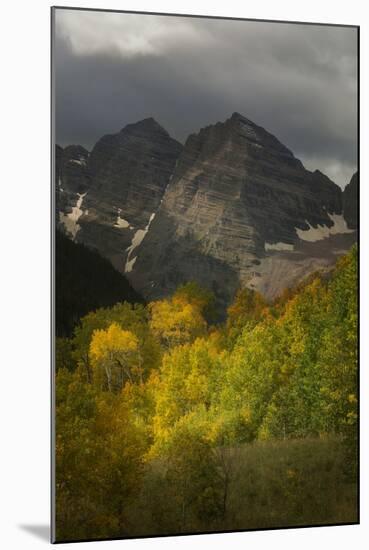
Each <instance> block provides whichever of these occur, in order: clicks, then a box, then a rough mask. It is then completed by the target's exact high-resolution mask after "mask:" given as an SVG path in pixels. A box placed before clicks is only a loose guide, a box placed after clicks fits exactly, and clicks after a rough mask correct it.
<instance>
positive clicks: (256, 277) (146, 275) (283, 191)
mask: <svg viewBox="0 0 369 550" xmlns="http://www.w3.org/2000/svg"><path fill="white" fill-rule="evenodd" d="M340 230H342V231H343V233H345V232H348V231H349V229H348V228H347V227H346V225H345V223H344V220H343V217H342V192H341V190H340V188H339V187H338V186H337V185H335V184H334V183H333V182H332V181H331V180H329V178H327V177H326V176H324V174H322V173H321V172H319V171H316V172H313V173H312V172H309V171H307V170H305V168H304V167H303V165H302V163H301V162H300V161H299V160H298V159H296V158H295V157H294V155H293V154H292V152H291V151H290V150H289V149H287V148H286V147H285V146H284V145H283V144H281V143H280V142H279V141H278V140H277V139H276V138H275V137H274V136H272V135H271V134H269V133H268V132H267V131H266V130H264V129H263V128H261V127H260V126H257V125H256V124H254V123H253V122H251V121H250V120H248V119H246V118H245V117H243V116H241V115H240V114H238V113H234V114H233V115H232V117H231V118H230V119H228V120H227V121H225V122H224V123H218V124H215V125H214V126H209V127H207V128H204V129H202V130H201V131H200V132H199V133H198V134H196V135H191V136H190V137H189V138H188V140H187V142H186V144H185V147H184V149H183V151H182V154H181V156H180V158H179V160H178V163H177V166H176V170H175V172H174V175H173V178H172V180H171V182H170V185H169V186H168V188H167V190H166V193H165V195H164V199H163V202H162V204H161V205H160V208H159V210H158V213H157V215H156V217H155V219H154V220H153V222H152V224H151V226H150V231H149V232H148V234H147V236H146V237H145V239H144V240H143V242H142V244H141V246H140V247H138V248H137V250H136V253H137V259H136V261H135V264H134V269H133V271H132V272H131V273H130V280H131V282H132V284H134V285H136V288H137V289H139V291H140V292H141V293H143V294H144V295H145V296H146V297H147V298H157V297H160V296H163V295H165V294H166V293H167V292H168V291H171V290H172V289H173V288H174V287H176V286H178V284H180V283H183V282H186V281H187V280H189V279H190V278H191V277H190V274H191V272H192V275H193V276H192V278H194V279H196V280H198V282H199V283H200V284H205V286H207V287H209V288H211V289H212V290H214V291H215V293H216V294H217V295H218V299H219V300H220V302H221V303H223V305H226V304H227V303H229V301H230V300H231V299H232V297H233V295H234V289H235V288H237V287H238V286H243V285H247V286H250V287H251V288H255V289H258V290H260V291H262V292H263V293H264V294H266V295H267V296H269V297H272V296H273V295H275V294H278V292H280V290H282V289H283V288H284V286H285V285H286V286H287V284H288V286H289V284H292V283H293V282H294V279H296V280H298V279H299V278H301V276H302V272H303V274H304V275H306V274H307V273H309V272H310V271H314V270H315V269H316V268H317V266H321V265H323V266H325V265H326V264H327V261H326V258H325V257H323V258H322V254H321V250H320V251H318V250H317V251H316V253H315V252H314V251H313V249H314V246H310V249H309V252H306V251H303V252H302V249H304V250H305V249H306V246H305V248H304V244H305V243H306V242H310V243H315V242H317V241H321V240H324V239H328V240H329V238H330V235H331V233H332V235H335V234H337V233H338V232H339V231H340ZM319 248H321V246H320V247H319ZM309 254H310V255H309ZM311 254H313V257H314V254H316V256H317V257H319V260H317V261H314V260H312V257H311ZM305 255H306V256H307V257H306V258H305ZM199 258H201V261H200V260H199ZM268 258H270V259H269V261H268V262H266V260H267V259H268ZM333 261H334V257H333V258H332V257H331V255H330V260H329V261H328V264H329V263H330V264H331V263H333ZM278 263H279V264H281V265H280V266H279V268H278V270H277V271H278V272H279V274H280V276H278V278H277V282H276V283H274V284H273V285H272V284H270V279H271V278H272V277H274V275H275V274H276V265H277V264H278ZM293 264H296V266H298V265H300V266H302V268H301V269H297V267H296V266H295V268H294V269H292V270H291V266H292V265H293ZM199 265H200V266H201V268H200V269H198V266H199ZM189 272H190V273H189ZM293 273H294V274H295V275H294V276H292V277H291V275H292V274H293ZM195 274H196V275H195ZM225 274H227V275H225Z"/></svg>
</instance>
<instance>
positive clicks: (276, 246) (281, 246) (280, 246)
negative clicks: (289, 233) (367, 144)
mask: <svg viewBox="0 0 369 550" xmlns="http://www.w3.org/2000/svg"><path fill="white" fill-rule="evenodd" d="M264 249H265V251H268V250H288V251H292V250H293V249H294V246H293V244H288V243H282V242H280V243H267V242H266V243H265V244H264Z"/></svg>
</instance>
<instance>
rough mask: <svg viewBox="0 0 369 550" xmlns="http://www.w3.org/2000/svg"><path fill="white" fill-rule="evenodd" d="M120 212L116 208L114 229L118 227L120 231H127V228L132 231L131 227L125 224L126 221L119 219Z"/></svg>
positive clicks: (127, 223)
mask: <svg viewBox="0 0 369 550" xmlns="http://www.w3.org/2000/svg"><path fill="white" fill-rule="evenodd" d="M121 211H122V210H121V209H120V208H118V216H117V221H116V222H115V224H114V227H119V228H121V229H127V227H129V228H130V229H133V227H132V225H130V223H129V222H127V220H125V219H124V218H121V217H120V213H121Z"/></svg>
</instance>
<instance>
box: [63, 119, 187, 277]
mask: <svg viewBox="0 0 369 550" xmlns="http://www.w3.org/2000/svg"><path fill="white" fill-rule="evenodd" d="M181 149H182V146H181V145H180V144H179V143H178V142H177V141H175V140H174V139H172V138H171V137H170V136H169V134H168V133H167V132H166V131H165V130H164V129H163V128H162V127H161V126H160V125H159V124H158V123H157V122H156V121H155V120H154V119H151V118H150V119H145V120H142V121H140V122H138V123H136V124H130V125H128V126H126V127H125V128H123V129H122V130H121V131H120V132H119V133H118V134H114V135H107V136H104V137H103V138H101V139H100V140H99V141H98V142H97V144H96V145H95V147H94V148H93V150H92V151H91V154H90V155H89V157H88V161H87V165H86V168H87V173H88V186H86V185H84V183H85V182H84V181H81V182H80V183H81V185H80V186H78V185H77V186H76V187H75V194H74V204H71V203H70V201H69V203H68V208H69V211H68V209H67V210H66V211H64V213H63V214H62V215H61V221H62V223H63V224H64V228H65V230H66V231H67V233H69V235H70V236H72V237H73V238H74V239H75V240H76V241H77V242H81V243H84V244H86V245H88V246H90V247H91V248H95V249H97V250H98V251H99V252H100V253H101V254H102V255H103V256H105V257H107V258H109V259H110V261H111V262H112V263H113V265H114V266H115V267H116V268H117V269H119V270H120V271H122V272H124V271H125V270H126V267H127V268H128V269H129V265H128V266H126V263H127V259H128V256H129V254H130V250H127V249H129V248H130V247H132V248H134V246H135V245H136V244H137V243H139V242H140V239H141V238H142V235H143V234H144V233H145V231H146V228H147V227H148V226H149V224H150V222H151V219H152V216H153V215H154V214H155V212H156V211H157V209H158V207H159V204H160V201H161V199H162V197H163V194H164V191H165V189H166V186H167V185H168V182H169V178H170V176H171V174H172V173H173V170H174V166H175V163H176V160H177V158H178V156H179V153H180V152H181ZM57 178H58V176H57ZM61 181H62V183H63V185H64V179H63V176H62V179H61ZM71 218H73V219H71ZM73 224H74V226H73ZM76 224H77V227H76ZM132 242H133V244H132Z"/></svg>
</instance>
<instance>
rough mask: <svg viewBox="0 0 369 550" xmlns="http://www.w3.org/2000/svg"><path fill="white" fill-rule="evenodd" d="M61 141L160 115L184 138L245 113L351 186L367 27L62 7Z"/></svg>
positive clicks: (91, 139) (58, 55)
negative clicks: (361, 44)
mask: <svg viewBox="0 0 369 550" xmlns="http://www.w3.org/2000/svg"><path fill="white" fill-rule="evenodd" d="M55 31H56V32H55V68H56V140H57V142H58V143H60V144H61V145H66V144H70V143H79V144H82V145H84V146H86V147H87V148H88V149H91V147H92V146H93V145H94V143H95V142H96V141H97V139H99V138H100V137H101V136H102V135H103V134H106V133H114V132H116V131H118V130H120V129H121V128H122V127H123V126H125V125H126V124H128V123H131V122H136V121H137V120H140V119H142V118H145V117H148V116H153V117H154V118H155V119H156V120H157V121H158V122H159V123H160V124H162V126H164V127H165V128H166V129H167V130H168V132H169V133H170V134H171V135H172V136H173V137H175V138H176V139H178V140H179V141H182V142H184V141H185V139H186V138H187V136H188V135H189V134H190V133H193V132H197V131H198V130H199V129H200V128H201V127H203V126H206V125H208V124H213V123H215V122H217V121H218V120H225V119H226V118H228V117H229V116H230V115H231V113H232V112H234V111H239V112H241V113H242V114H244V115H245V116H247V117H248V118H250V119H251V120H253V121H254V122H256V123H257V124H259V125H261V126H264V127H265V128H266V129H267V130H268V131H270V132H271V133H273V134H274V135H276V136H277V137H278V138H279V139H280V140H281V141H282V142H283V143H284V144H285V145H287V147H289V148H290V149H291V150H292V151H293V152H294V153H295V155H296V156H297V157H299V158H300V159H301V160H302V161H303V163H304V164H305V166H306V167H307V168H308V169H311V170H314V169H316V168H318V169H320V170H321V171H322V172H325V173H326V174H327V175H328V176H330V177H331V178H332V179H333V180H334V181H335V182H336V183H338V184H339V185H341V186H342V187H343V186H344V185H345V184H346V183H347V181H348V179H349V178H350V177H351V175H352V173H353V172H354V171H355V170H356V156H357V31H356V29H354V28H349V27H327V26H317V25H293V24H284V23H265V22H254V21H229V20H216V19H198V18H185V17H168V16H150V15H137V14H120V13H100V12H86V11H75V10H61V9H59V10H57V11H56V21H55Z"/></svg>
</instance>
